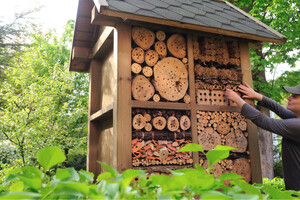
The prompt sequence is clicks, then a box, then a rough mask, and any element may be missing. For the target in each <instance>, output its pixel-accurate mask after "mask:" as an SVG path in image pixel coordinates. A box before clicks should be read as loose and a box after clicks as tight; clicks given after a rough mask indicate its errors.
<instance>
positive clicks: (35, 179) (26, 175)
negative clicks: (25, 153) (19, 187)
mask: <svg viewBox="0 0 300 200" xmlns="http://www.w3.org/2000/svg"><path fill="white" fill-rule="evenodd" d="M21 170H22V171H21V172H20V173H18V174H14V176H15V177H17V178H19V179H20V180H21V181H22V182H23V183H24V185H26V186H28V187H30V188H32V189H34V190H38V189H40V188H41V187H42V172H41V171H40V170H39V169H37V168H35V167H23V168H21ZM11 175H12V174H11Z"/></svg>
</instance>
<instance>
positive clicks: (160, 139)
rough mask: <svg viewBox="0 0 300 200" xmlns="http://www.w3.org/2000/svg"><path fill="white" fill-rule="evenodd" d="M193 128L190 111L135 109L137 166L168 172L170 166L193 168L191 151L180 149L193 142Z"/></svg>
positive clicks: (135, 154)
mask: <svg viewBox="0 0 300 200" xmlns="http://www.w3.org/2000/svg"><path fill="white" fill-rule="evenodd" d="M190 128H191V121H190V111H185V110H176V111H175V110H161V109H140V108H135V109H133V110H132V141H131V145H132V165H133V167H135V168H139V169H146V170H147V171H148V172H154V171H155V172H166V171H167V168H169V167H170V166H172V168H173V169H175V168H183V167H192V164H193V158H192V154H191V153H185V152H181V153H180V152H176V151H177V150H178V149H180V148H182V147H183V146H185V145H186V144H188V143H191V142H192V133H191V132H190V131H191V129H190ZM148 166H149V167H148ZM153 166H155V167H154V168H153Z"/></svg>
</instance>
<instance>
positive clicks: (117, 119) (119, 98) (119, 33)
mask: <svg viewBox="0 0 300 200" xmlns="http://www.w3.org/2000/svg"><path fill="white" fill-rule="evenodd" d="M115 28H116V29H115V31H114V62H115V64H116V65H117V94H116V96H115V98H114V110H113V124H114V135H116V136H117V137H116V138H115V139H116V140H117V142H116V145H117V146H116V148H117V170H118V171H119V172H122V171H124V170H126V169H130V168H132V161H131V160H132V158H131V118H132V117H131V27H130V25H129V24H125V23H119V24H117V25H116V27H115Z"/></svg>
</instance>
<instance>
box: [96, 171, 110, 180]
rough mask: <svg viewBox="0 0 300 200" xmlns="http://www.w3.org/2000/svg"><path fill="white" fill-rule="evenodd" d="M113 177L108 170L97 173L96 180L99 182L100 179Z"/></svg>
mask: <svg viewBox="0 0 300 200" xmlns="http://www.w3.org/2000/svg"><path fill="white" fill-rule="evenodd" d="M110 178H113V176H112V175H111V173H110V172H104V173H101V174H99V175H98V177H97V182H100V181H102V180H106V179H110Z"/></svg>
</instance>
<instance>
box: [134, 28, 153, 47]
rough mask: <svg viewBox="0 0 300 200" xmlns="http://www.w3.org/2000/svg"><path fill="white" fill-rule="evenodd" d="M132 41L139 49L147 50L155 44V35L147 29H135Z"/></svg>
mask: <svg viewBox="0 0 300 200" xmlns="http://www.w3.org/2000/svg"><path fill="white" fill-rule="evenodd" d="M132 39H133V41H134V42H135V43H136V44H137V45H138V46H139V47H141V48H142V49H144V50H147V49H149V48H150V47H151V46H152V45H153V44H154V41H155V34H154V32H153V31H151V30H149V29H147V28H143V27H133V28H132Z"/></svg>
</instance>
